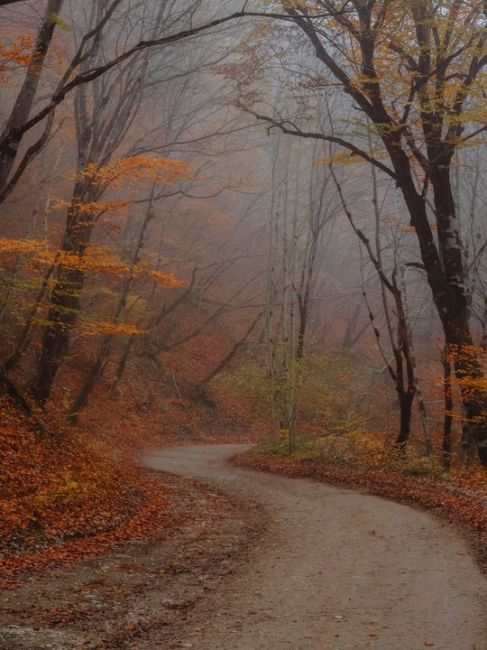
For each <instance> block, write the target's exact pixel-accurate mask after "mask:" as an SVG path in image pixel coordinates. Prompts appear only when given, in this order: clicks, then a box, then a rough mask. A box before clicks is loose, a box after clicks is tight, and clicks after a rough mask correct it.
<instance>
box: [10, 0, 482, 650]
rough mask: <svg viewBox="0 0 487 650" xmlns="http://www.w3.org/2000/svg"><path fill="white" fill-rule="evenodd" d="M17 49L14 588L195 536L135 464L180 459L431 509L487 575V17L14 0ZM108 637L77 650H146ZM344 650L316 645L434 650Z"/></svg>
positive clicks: (474, 11)
mask: <svg viewBox="0 0 487 650" xmlns="http://www.w3.org/2000/svg"><path fill="white" fill-rule="evenodd" d="M0 30H1V36H2V37H1V39H0V93H1V97H2V100H1V104H0V214H1V219H2V224H3V226H2V229H1V232H0V336H1V338H0V409H1V411H0V413H1V417H0V584H1V585H2V586H4V587H5V588H6V589H7V590H8V589H13V588H16V585H18V584H19V580H20V581H22V579H23V578H22V577H23V576H26V575H31V574H32V572H35V571H40V570H45V567H47V566H51V565H52V563H53V562H54V563H61V564H63V565H66V566H70V564H71V563H73V562H75V561H78V562H79V561H80V560H81V559H83V558H91V557H92V556H93V555H95V556H96V555H99V554H104V553H105V554H106V553H111V552H112V549H113V547H114V545H116V544H124V543H128V542H133V541H134V540H139V541H140V540H147V539H152V538H153V536H155V537H157V535H159V534H162V533H161V530H162V529H167V531H169V530H172V529H171V526H173V525H174V522H175V521H176V520H177V521H179V520H180V519H181V518H184V517H188V516H190V515H189V514H188V512H190V511H191V507H190V506H189V505H188V506H187V510H186V511H185V513H184V514H183V511H182V509H181V508H182V506H181V508H179V510H178V506H177V503H178V497H177V495H178V494H179V492H178V490H184V489H185V488H183V487H181V486H180V483H178V481H179V480H180V479H179V478H178V480H177V481H176V479H174V481H175V482H174V483H173V482H172V481H171V480H164V481H163V482H162V483H161V480H160V479H159V478H158V477H157V476H156V475H155V474H154V472H152V473H151V472H150V471H148V470H147V468H145V469H144V468H142V467H141V466H140V463H139V461H138V458H140V454H143V453H146V452H147V450H150V449H167V448H170V447H174V446H177V445H181V446H184V447H191V448H192V447H193V446H195V445H208V446H211V445H216V446H218V445H221V444H237V443H239V444H247V443H250V444H251V445H252V447H251V448H250V447H245V448H244V447H242V449H241V451H244V453H243V454H241V455H240V456H239V457H238V458H237V459H236V460H235V461H234V462H235V463H236V464H237V466H239V467H240V469H239V470H238V471H242V469H241V468H245V470H248V469H252V470H256V469H257V470H261V471H266V472H270V473H272V474H274V475H275V474H278V475H281V476H283V475H288V476H289V475H290V476H294V477H308V478H309V477H311V478H313V479H317V480H318V482H322V481H325V482H327V483H330V484H337V485H341V486H347V487H351V488H355V489H357V490H361V491H365V492H367V493H370V494H375V495H380V496H382V497H386V498H389V499H392V500H395V501H400V502H404V503H409V504H411V503H413V504H416V505H418V504H419V505H420V507H421V508H424V509H427V510H434V511H435V512H436V513H437V514H438V513H439V514H440V516H443V517H446V518H447V519H448V520H449V521H455V522H456V523H457V524H458V525H459V526H460V527H461V528H462V530H464V531H466V533H465V534H466V535H467V537H468V538H469V539H470V540H472V539H473V538H475V539H474V540H473V542H472V543H474V545H475V548H476V551H475V552H476V553H477V556H478V557H480V561H481V562H482V561H484V562H485V559H486V557H487V550H486V549H487V506H486V499H487V362H486V359H487V220H486V211H487V182H486V181H487V149H486V148H485V145H486V143H487V102H486V97H487V5H486V3H485V2H483V1H482V0H277V1H275V2H274V1H270V0H219V1H218V2H215V1H212V0H86V1H83V2H79V1H77V0H0ZM216 446H215V449H216ZM236 451H238V450H236ZM188 453H191V452H188ZM215 453H216V452H215ZM150 466H151V467H152V469H153V470H154V469H157V468H156V467H155V465H154V466H152V465H150ZM162 469H165V470H167V468H166V467H165V466H164V467H162ZM167 471H171V470H170V469H169V470H167ZM235 471H237V470H235ZM177 473H178V472H177ZM183 473H184V472H183ZM198 476H199V475H194V476H193V475H191V478H192V479H193V478H197V477H198ZM256 480H257V479H256ZM269 480H270V479H269ZM185 494H186V493H185ZM184 498H189V497H187V495H186V496H185V497H184ZM205 498H207V499H210V501H211V499H213V498H215V499H216V497H213V496H211V495H210V496H207V497H205ZM222 498H223V497H222ZM181 499H182V497H181ZM183 500H184V499H183ZM185 503H186V502H185ZM208 503H209V501H208ZM232 503H233V502H232ZM211 504H212V505H211V508H214V509H216V510H218V507H222V508H223V506H222V505H221V504H220V506H219V505H217V504H216V502H215V503H213V501H211ZM208 507H210V506H208ZM233 507H234V505H230V504H227V506H225V508H227V510H228V512H230V511H231V512H233V510H232V508H233ZM216 510H215V512H216ZM195 512H196V511H195ZM212 512H213V510H212ZM195 516H196V515H195ZM228 516H229V517H230V515H228ZM231 516H233V515H231ZM235 516H236V515H235ZM215 517H216V521H217V520H218V517H219V515H217V514H215ZM203 520H204V517H203V515H202V521H203ZM202 525H203V524H202ZM249 526H250V524H249ZM205 530H206V529H205ZM169 534H170V533H169V532H168V533H167V535H169ZM151 536H152V537H151ZM140 543H142V542H140ZM238 552H241V550H240V551H238ZM235 553H237V551H235ZM83 561H84V560H83ZM30 598H31V601H32V600H33V598H32V595H31V596H30ZM303 598H304V597H303ZM2 607H3V605H2V603H1V602H0V610H1V611H2V612H3V609H2ZM56 607H57V604H56ZM6 611H10V610H8V609H7V610H6ZM56 611H57V610H56ZM10 616H11V617H12V616H13V618H11V620H12V625H16V624H17V623H18V612H17V613H15V615H13V614H12V613H10ZM7 618H8V617H7ZM34 618H35V617H34ZM335 618H336V617H335ZM9 620H10V619H9ZM33 620H34V619H33ZM36 620H37V619H36ZM39 620H40V619H39ZM42 620H44V619H42ZM63 620H64V619H63ZM127 620H128V621H129V622H128V623H126V627H125V628H124V630H125V631H124V634H126V636H127V638H129V639H132V641H133V639H134V638H135V637H137V634H138V633H139V632H140V629H141V628H140V624H139V623H140V622H139V621H137V622H136V623H132V622H131V620H132V619H130V620H129V619H127ZM336 620H338V619H336ZM34 627H35V626H34ZM144 629H145V628H144ZM168 629H169V628H168ZM195 629H199V628H195ZM140 633H141V632H140ZM134 635H135V636H134ZM369 636H370V635H369ZM372 637H373V634H372ZM5 638H7V637H5ZM9 638H10V637H9ZM110 638H111V641H110V642H107V643H108V645H104V646H101V645H100V646H97V645H96V646H95V645H94V646H91V645H81V646H80V647H87V648H88V647H90V648H91V647H108V648H118V647H127V648H139V646H138V645H137V644H136V643H135V641H133V645H130V644H129V642H128V641H127V642H126V643H127V644H128V645H123V643H125V641H124V642H123V643H122V641H120V640H118V641H117V643H120V645H116V643H115V641H114V640H113V639H114V638H115V637H110ZM404 638H406V637H404ZM117 639H118V637H117ZM2 641H3V637H2V628H1V625H0V646H1V647H2V648H3V647H5V648H7V650H9V649H10V648H12V649H14V648H24V647H25V648H31V647H32V648H33V647H34V646H30V645H21V644H20V641H18V642H15V643H14V642H12V641H8V639H7V641H4V642H5V643H6V645H1V642H2ZM132 641H130V642H132ZM9 643H10V644H9ZM16 643H18V645H16ZM46 643H47V642H46ZM152 643H153V645H140V648H146V647H147V648H158V647H168V648H169V647H193V646H191V645H189V646H188V645H183V646H179V645H174V646H170V645H163V644H162V642H161V641H160V640H159V641H158V642H157V643H156V642H155V641H153V642H152ZM158 643H160V645H158ZM209 643H210V642H209V641H208V644H209ZM276 643H277V641H276ZM300 643H301V641H299V642H298V641H295V645H293V646H291V645H290V646H289V647H290V648H291V647H292V648H294V649H295V650H297V649H298V648H315V647H318V646H315V645H313V644H312V643H310V644H309V645H306V644H303V645H300ZM355 643H356V645H348V646H346V645H343V646H341V645H333V644H331V645H329V646H328V645H326V646H319V647H320V648H321V647H326V648H328V647H329V648H342V647H343V648H345V647H347V648H351V647H354V648H365V647H367V648H368V647H378V648H382V647H384V648H386V647H387V648H390V649H391V650H395V648H397V650H410V649H412V648H413V647H414V648H416V647H417V646H416V645H414V646H413V645H408V642H406V641H404V642H403V643H404V645H402V644H401V642H398V643H399V645H397V646H392V645H390V643H389V642H388V643H387V644H386V643H385V642H384V646H382V645H380V644H379V645H376V646H372V645H370V646H369V645H359V644H358V642H357V641H355ZM363 643H365V642H363ZM421 643H423V639H422V640H421ZM430 645H431V646H433V645H435V647H438V648H442V649H443V650H447V648H452V649H453V650H455V649H457V650H461V648H463V647H465V648H467V647H469V648H470V647H474V646H470V645H469V646H467V645H465V646H463V645H458V644H456V645H455V644H454V645H441V641H440V643H436V644H433V643H430V642H429V641H428V639H424V645H421V647H424V646H430ZM35 647H36V648H37V647H42V648H44V647H45V648H48V647H49V648H50V647H56V648H58V647H59V648H68V647H69V648H71V647H73V648H74V647H78V646H74V645H73V646H71V645H68V644H67V642H65V641H63V643H61V644H60V645H59V646H57V645H53V646H50V645H45V646H44V645H42V646H35ZM194 647H198V648H201V649H203V648H206V647H207V646H206V645H204V644H203V643H200V644H198V643H195V644H194ZM209 647H212V648H213V647H214V648H220V647H221V648H230V647H237V646H233V645H231V644H230V643H228V645H225V644H223V645H221V646H220V645H215V646H213V645H210V644H209V645H208V648H209ZM238 647H241V648H242V650H243V649H244V648H251V647H252V648H254V647H255V648H258V647H259V648H260V647H262V648H274V647H276V648H277V647H288V646H287V645H283V646H278V645H272V643H270V642H269V643H268V645H263V646H257V645H254V644H250V645H241V646H238ZM418 647H419V646H418ZM475 647H477V646H475ZM478 647H479V648H481V647H483V646H480V645H479V646H478Z"/></svg>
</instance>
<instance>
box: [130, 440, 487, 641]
mask: <svg viewBox="0 0 487 650" xmlns="http://www.w3.org/2000/svg"><path fill="white" fill-rule="evenodd" d="M241 449H243V447H241V446H237V445H218V446H206V447H182V448H177V449H173V450H164V451H160V452H153V453H151V454H148V455H146V456H145V457H144V459H143V462H144V464H145V465H147V466H148V467H150V468H152V469H158V470H164V471H167V472H172V473H175V474H179V475H182V476H186V477H191V478H194V479H203V480H204V481H208V482H211V483H212V484H214V485H216V486H218V487H219V488H223V490H224V491H226V492H228V493H230V494H232V495H235V496H238V497H239V498H242V499H244V500H251V501H254V502H257V503H259V504H261V505H262V506H263V507H264V509H265V511H266V512H267V513H268V515H269V517H270V520H271V524H270V527H269V529H268V532H267V534H266V539H265V540H264V543H263V545H262V546H261V547H260V548H259V549H258V550H256V551H255V552H254V553H251V557H250V561H248V562H245V563H244V564H243V566H242V567H241V568H240V569H238V570H237V572H236V573H235V574H234V575H233V576H232V577H230V578H228V579H227V580H226V581H225V582H223V583H222V586H221V589H220V590H219V592H218V593H214V594H213V595H209V596H208V597H207V598H203V599H202V600H200V602H199V603H198V604H197V605H196V607H195V609H194V612H193V614H192V616H191V618H190V619H189V621H187V625H186V627H185V631H184V634H183V638H181V639H180V640H178V641H177V642H175V645H173V646H171V647H174V648H195V649H197V650H210V649H211V650H231V649H233V648H235V649H238V650H285V649H288V650H315V649H316V650H365V649H368V648H374V649H375V650H421V649H424V648H428V647H430V648H436V649H438V650H486V649H487V581H486V579H485V578H484V577H483V576H482V575H481V573H480V571H479V570H478V568H477V566H476V565H475V562H474V560H473V559H472V557H471V556H470V554H469V551H468V548H467V546H466V544H465V542H464V541H463V540H462V539H461V538H460V536H459V535H458V534H457V533H456V532H455V531H454V530H453V529H452V528H450V527H449V526H448V525H443V524H442V523H441V522H440V521H439V520H437V519H435V518H434V517H432V516H430V515H428V514H425V513H422V512H419V511H416V510H414V509H411V508H409V507H407V506H403V505H398V504H395V503H392V502H390V501H385V500H382V499H380V498H377V497H372V496H367V495H363V494H359V493H357V492H353V491H349V490H345V489H339V488H335V487H329V486H327V485H323V484H321V483H318V482H313V481H308V480H301V479H289V478H284V477H276V476H275V475H272V476H271V475H267V474H262V473H256V472H251V471H246V470H242V469H238V468H236V467H233V466H232V465H230V464H228V463H227V462H226V461H227V460H228V459H229V458H230V457H231V456H232V455H234V454H236V453H237V452H238V451H240V450H241ZM143 647H144V648H145V647H148V646H145V645H144V646H143Z"/></svg>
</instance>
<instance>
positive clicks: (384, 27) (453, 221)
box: [246, 0, 487, 464]
mask: <svg viewBox="0 0 487 650" xmlns="http://www.w3.org/2000/svg"><path fill="white" fill-rule="evenodd" d="M279 4H280V6H281V7H282V9H283V10H285V11H286V12H287V15H288V17H289V19H290V20H291V21H292V22H293V24H294V25H295V26H296V28H298V29H299V31H300V33H301V34H302V35H303V37H304V39H305V41H302V47H306V45H305V43H307V44H308V45H307V47H308V48H309V49H308V50H307V51H308V52H309V55H310V56H311V54H313V55H314V57H315V59H316V60H317V61H318V62H319V64H320V65H321V66H322V72H321V73H320V74H318V75H315V84H316V88H317V90H318V91H319V89H320V88H322V87H323V86H324V87H327V86H329V85H335V86H336V85H338V86H339V87H340V88H341V90H342V92H343V93H344V94H345V96H346V97H348V98H349V99H350V100H351V102H352V105H353V106H354V108H355V109H356V111H357V120H356V122H357V121H359V120H361V121H362V127H363V129H364V131H365V132H367V131H368V130H370V129H372V133H373V137H374V141H375V144H374V146H373V148H372V150H369V149H368V148H367V147H363V146H361V142H360V140H357V138H350V137H347V135H346V134H343V133H330V132H319V131H313V130H312V129H309V127H308V124H307V123H306V122H303V121H301V122H299V120H294V119H292V118H290V119H287V118H282V119H276V118H275V117H274V116H273V115H272V114H266V113H265V112H262V111H261V110H259V109H258V106H257V107H255V106H254V107H251V106H249V105H248V104H247V106H246V108H247V110H249V111H250V112H252V113H253V114H254V115H255V116H256V117H257V118H258V119H261V120H263V121H265V122H266V123H268V124H271V125H274V126H276V127H278V128H280V129H281V130H282V131H283V132H285V133H288V134H291V135H295V136H299V137H306V138H317V139H321V140H325V141H332V142H335V143H336V144H338V145H340V146H342V147H343V149H344V150H345V151H348V152H349V153H350V154H352V155H354V156H358V157H360V158H361V159H363V160H365V161H367V162H368V163H370V164H372V165H374V166H375V168H376V169H377V170H379V171H380V173H381V174H384V175H386V177H389V178H391V179H393V181H394V182H395V183H396V184H397V187H398V188H399V190H400V192H401V194H402V198H403V201H404V203H405V205H406V207H407V210H408V213H409V218H410V222H411V226H412V228H413V229H414V231H415V233H416V237H417V242H418V246H419V248H420V251H421V258H422V265H423V267H424V272H425V274H426V277H427V280H428V284H429V286H430V289H431V292H432V296H433V300H434V303H435V306H436V309H437V313H438V316H439V319H440V321H441V323H442V326H443V331H444V336H445V340H446V342H447V344H448V345H450V346H454V348H455V350H456V354H455V372H456V376H457V378H458V381H459V382H460V384H461V385H462V402H463V408H464V411H465V416H466V417H465V424H464V448H465V452H466V453H467V454H471V453H472V450H474V449H475V450H476V451H477V452H478V455H479V458H480V460H481V461H482V463H483V464H487V423H486V392H485V389H484V388H482V382H481V381H479V380H480V379H481V377H482V361H481V357H480V354H479V352H478V347H477V346H476V345H475V340H474V337H473V333H472V326H471V320H470V316H471V305H470V302H469V296H468V290H467V268H466V262H465V259H464V253H463V250H464V242H463V241H462V235H461V232H460V228H459V216H458V213H457V206H456V205H455V200H454V191H453V178H452V162H453V159H454V156H455V153H456V152H457V151H458V150H459V149H461V148H462V147H464V146H466V145H469V144H470V145H472V144H473V143H474V142H475V138H476V137H477V136H478V135H479V133H480V132H482V131H483V130H484V129H485V128H486V127H485V102H484V100H483V85H484V69H485V66H486V64H487V55H486V53H485V44H486V38H487V30H486V20H487V19H486V15H485V6H484V3H483V2H480V1H477V2H472V3H464V2H461V1H456V0H455V1H453V2H442V1H439V2H430V1H429V0H412V1H411V2H398V1H390V0H371V1H369V0H356V1H355V0H354V1H353V2H349V3H342V2H335V1H334V0H320V1H310V2H293V1H292V0H291V1H286V2H282V3H279ZM325 14H326V16H325V17H323V16H324V15H325ZM314 66H315V64H314V63H313V65H312V66H311V69H312V70H313V71H314V69H315V68H314ZM469 380H473V381H469Z"/></svg>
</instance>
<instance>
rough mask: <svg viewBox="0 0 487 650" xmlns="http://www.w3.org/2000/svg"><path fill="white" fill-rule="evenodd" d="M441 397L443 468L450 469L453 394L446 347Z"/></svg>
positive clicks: (448, 355) (446, 347)
mask: <svg viewBox="0 0 487 650" xmlns="http://www.w3.org/2000/svg"><path fill="white" fill-rule="evenodd" d="M442 362H443V397H444V403H445V414H444V420H443V442H442V452H443V467H444V468H445V469H450V466H451V451H452V429H453V393H452V383H451V362H450V351H449V350H448V346H445V348H444V350H443V359H442Z"/></svg>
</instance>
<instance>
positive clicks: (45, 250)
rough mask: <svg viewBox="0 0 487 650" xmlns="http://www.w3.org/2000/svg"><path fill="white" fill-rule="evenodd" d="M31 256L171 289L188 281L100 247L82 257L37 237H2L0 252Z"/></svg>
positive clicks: (57, 264) (91, 248)
mask: <svg viewBox="0 0 487 650" xmlns="http://www.w3.org/2000/svg"><path fill="white" fill-rule="evenodd" d="M2 254H3V255H14V256H16V257H17V256H19V255H21V256H23V257H24V258H28V257H30V258H31V260H32V261H34V262H36V263H38V264H41V265H46V266H52V265H56V266H62V267H63V268H65V269H72V270H78V271H82V272H91V273H100V274H102V275H105V276H108V277H122V276H123V275H125V274H127V273H130V274H131V275H132V277H133V278H143V277H146V278H152V279H153V280H156V281H157V282H158V283H159V284H161V285H163V286H165V287H169V288H179V287H182V286H184V285H185V282H183V281H182V280H178V279H177V278H176V277H175V276H174V275H173V274H172V273H162V272H160V271H156V270H154V269H152V268H151V267H150V266H149V265H148V264H146V263H145V262H140V263H139V264H136V265H130V264H128V263H126V262H122V261H121V260H120V259H119V258H118V257H116V256H115V255H113V254H112V253H110V252H109V251H107V250H106V249H105V248H102V247H99V246H89V247H88V248H87V252H86V254H85V255H84V256H83V257H80V256H79V255H77V254H76V253H69V252H66V251H60V250H55V249H51V248H49V247H48V246H46V244H45V242H43V241H39V240H34V239H32V240H31V239H7V238H4V237H0V255H2Z"/></svg>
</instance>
